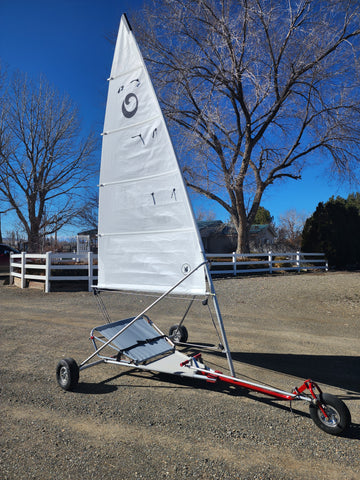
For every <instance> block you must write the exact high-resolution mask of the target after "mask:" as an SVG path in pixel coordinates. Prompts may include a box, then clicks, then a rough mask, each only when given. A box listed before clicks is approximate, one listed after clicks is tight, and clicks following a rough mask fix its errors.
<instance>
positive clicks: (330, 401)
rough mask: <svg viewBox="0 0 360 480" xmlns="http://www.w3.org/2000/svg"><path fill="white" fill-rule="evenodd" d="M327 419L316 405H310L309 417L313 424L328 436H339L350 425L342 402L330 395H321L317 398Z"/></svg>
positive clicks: (349, 418) (349, 419)
mask: <svg viewBox="0 0 360 480" xmlns="http://www.w3.org/2000/svg"><path fill="white" fill-rule="evenodd" d="M319 400H320V402H321V405H322V407H323V409H324V410H325V412H326V414H327V415H328V418H326V417H325V415H324V414H323V413H322V411H321V410H320V408H319V407H318V405H315V404H313V403H312V404H311V405H310V417H311V418H312V419H313V420H314V422H315V424H316V425H317V426H318V427H319V428H321V430H324V432H326V433H330V435H341V434H342V433H343V432H344V431H345V430H346V429H347V428H348V427H349V425H350V423H351V415H350V412H349V409H348V408H347V406H346V405H345V403H344V402H343V401H342V400H339V399H338V398H337V397H335V396H334V395H331V394H330V393H322V394H321V395H320V398H319Z"/></svg>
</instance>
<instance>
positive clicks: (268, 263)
mask: <svg viewBox="0 0 360 480" xmlns="http://www.w3.org/2000/svg"><path fill="white" fill-rule="evenodd" d="M206 257H207V258H208V260H209V261H210V272H211V275H217V274H219V275H238V274H249V273H274V272H279V271H297V272H300V271H308V270H325V271H327V270H328V263H327V260H326V258H325V256H324V254H323V253H301V252H296V253H273V252H269V253H252V254H238V253H230V254H220V253H209V254H207V255H206ZM95 270H97V255H96V254H94V253H92V252H88V253H52V252H48V253H46V254H43V255H41V254H34V253H25V252H22V253H16V254H11V258H10V279H11V283H16V284H17V285H18V286H19V287H21V288H25V287H27V286H28V285H29V282H33V283H36V284H37V285H40V286H41V288H44V290H45V292H50V290H51V282H59V281H66V282H79V281H86V282H87V286H88V290H89V291H91V288H92V285H93V284H94V282H96V281H97V276H96V275H95V274H94V271H95ZM30 286H31V285H30Z"/></svg>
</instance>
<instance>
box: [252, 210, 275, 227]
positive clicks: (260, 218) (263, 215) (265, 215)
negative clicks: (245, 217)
mask: <svg viewBox="0 0 360 480" xmlns="http://www.w3.org/2000/svg"><path fill="white" fill-rule="evenodd" d="M273 222H274V217H272V216H271V213H270V212H269V210H267V209H266V208H264V207H259V208H258V211H257V212H256V215H255V219H254V224H255V225H270V223H273Z"/></svg>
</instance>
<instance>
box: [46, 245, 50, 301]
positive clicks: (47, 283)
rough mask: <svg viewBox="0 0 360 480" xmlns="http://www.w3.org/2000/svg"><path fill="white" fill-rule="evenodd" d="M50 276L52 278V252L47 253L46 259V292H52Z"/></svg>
mask: <svg viewBox="0 0 360 480" xmlns="http://www.w3.org/2000/svg"><path fill="white" fill-rule="evenodd" d="M50 276H51V252H46V259H45V292H46V293H49V292H50V285H51V284H50Z"/></svg>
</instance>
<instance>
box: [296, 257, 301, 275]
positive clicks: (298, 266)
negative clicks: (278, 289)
mask: <svg viewBox="0 0 360 480" xmlns="http://www.w3.org/2000/svg"><path fill="white" fill-rule="evenodd" d="M296 266H297V271H298V273H300V270H301V254H300V252H296Z"/></svg>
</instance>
